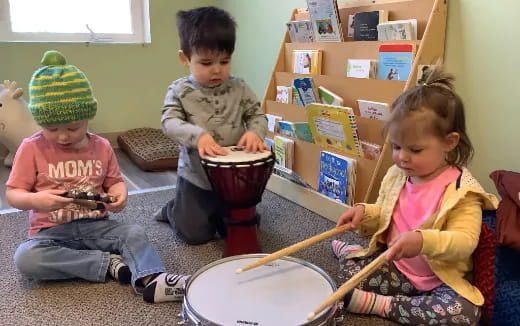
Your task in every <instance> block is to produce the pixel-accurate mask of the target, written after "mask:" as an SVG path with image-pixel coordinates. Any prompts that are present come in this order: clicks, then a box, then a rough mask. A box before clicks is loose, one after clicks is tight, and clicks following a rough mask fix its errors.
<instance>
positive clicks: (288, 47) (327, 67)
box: [262, 0, 447, 220]
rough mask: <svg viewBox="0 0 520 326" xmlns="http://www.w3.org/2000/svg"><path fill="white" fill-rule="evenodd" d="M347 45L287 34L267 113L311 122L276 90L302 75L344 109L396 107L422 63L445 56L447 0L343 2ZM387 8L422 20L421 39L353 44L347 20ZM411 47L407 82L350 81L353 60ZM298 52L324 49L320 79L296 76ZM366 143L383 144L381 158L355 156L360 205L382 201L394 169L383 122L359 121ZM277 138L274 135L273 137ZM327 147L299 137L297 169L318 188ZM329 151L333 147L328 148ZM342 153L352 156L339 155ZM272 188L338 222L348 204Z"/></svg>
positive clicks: (297, 13) (282, 183) (283, 183)
mask: <svg viewBox="0 0 520 326" xmlns="http://www.w3.org/2000/svg"><path fill="white" fill-rule="evenodd" d="M338 6H339V15H340V19H341V22H342V28H343V34H344V35H345V37H346V40H345V42H334V43H332V42H330V43H291V42H290V38H289V35H288V33H285V37H284V40H283V42H282V44H281V46H280V50H279V52H278V56H277V59H276V62H275V65H274V69H273V71H272V73H271V76H270V79H269V82H268V85H267V89H266V91H265V94H264V98H263V102H262V110H263V111H264V112H265V113H270V114H274V115H278V116H281V117H283V119H284V120H289V121H293V122H298V121H307V116H306V112H305V108H304V107H301V106H298V105H293V104H282V103H277V102H275V98H276V86H277V85H283V86H288V85H290V84H291V81H292V80H293V79H294V78H297V77H300V78H301V77H304V76H311V77H312V78H313V80H314V83H315V84H316V86H324V87H326V88H328V89H329V90H331V91H332V92H334V93H336V94H338V95H339V96H341V97H343V99H344V105H345V106H348V107H351V108H353V109H354V112H355V113H356V114H357V115H359V110H358V104H357V100H358V99H363V100H370V101H376V102H385V103H389V104H391V103H392V102H393V100H394V99H395V98H396V97H397V96H399V94H401V93H402V92H403V91H404V90H406V89H408V88H410V87H412V86H413V85H415V79H416V77H417V68H418V66H419V65H420V64H433V63H435V62H436V61H437V60H438V59H441V60H442V58H443V56H444V41H445V34H446V16H447V0H351V1H349V2H346V3H338ZM381 9H383V10H386V11H387V12H388V19H389V20H400V19H410V18H415V19H417V36H418V39H419V40H416V41H387V42H379V41H372V42H370V41H352V39H351V38H348V37H347V25H346V22H348V16H349V15H352V14H355V13H357V12H362V11H372V10H381ZM308 17H309V15H308V11H307V10H306V8H302V9H295V10H294V11H293V14H292V16H291V20H303V19H308ZM383 43H386V44H395V43H407V44H415V45H416V49H417V50H416V51H417V52H416V55H415V59H414V62H413V67H412V70H411V73H410V76H409V78H408V80H407V81H406V82H403V81H387V80H376V79H357V78H346V77H345V75H346V64H347V60H348V59H377V57H378V48H379V46H380V45H381V44H383ZM296 49H321V50H322V53H323V56H322V72H321V75H300V74H293V73H292V65H291V60H292V59H291V57H292V51H293V50H296ZM357 123H358V130H359V137H360V139H361V140H366V141H370V142H373V143H377V144H380V145H383V149H382V155H381V157H380V159H379V160H377V161H376V160H369V159H365V158H360V157H353V158H355V159H356V160H357V162H358V164H357V170H356V175H357V178H356V185H355V188H356V190H355V201H356V202H372V201H374V200H375V199H376V198H377V194H378V191H379V184H380V183H381V180H382V178H383V176H384V175H385V173H386V171H387V170H388V168H389V167H390V166H391V165H392V160H391V151H390V148H389V147H390V146H388V145H387V143H386V142H385V139H384V138H383V137H384V136H383V127H384V123H383V122H381V121H376V120H370V119H364V118H361V117H357ZM273 136H274V135H272V134H271V135H269V137H273ZM324 149H325V148H323V147H321V146H319V145H316V144H311V143H307V142H304V141H301V140H298V139H294V154H295V155H294V166H293V170H294V171H295V172H296V173H297V174H299V175H300V176H301V177H302V178H303V179H305V180H306V181H307V182H308V183H309V184H311V185H312V186H314V187H316V185H317V181H318V174H319V160H320V155H319V154H320V151H322V150H324ZM326 150H329V149H326ZM332 152H336V153H338V154H341V155H345V156H349V155H347V154H345V153H343V152H340V151H334V150H332ZM267 188H268V189H269V190H271V191H273V192H275V193H278V194H279V195H281V196H283V197H286V198H288V199H290V200H292V201H295V202H296V203H297V204H299V205H301V206H303V207H306V208H308V209H310V210H312V211H314V212H316V213H318V214H320V215H323V216H324V217H326V218H329V219H331V220H336V219H337V217H338V216H339V214H340V213H341V212H343V211H344V210H345V209H346V208H347V207H348V206H346V205H344V204H341V203H338V202H336V201H334V200H332V199H329V198H328V197H326V196H323V195H321V194H319V193H317V192H315V191H312V190H310V189H306V188H303V187H301V186H299V185H296V184H294V183H292V182H290V181H288V180H285V179H283V178H281V177H278V176H276V175H273V177H272V178H271V179H270V181H269V183H268V185H267Z"/></svg>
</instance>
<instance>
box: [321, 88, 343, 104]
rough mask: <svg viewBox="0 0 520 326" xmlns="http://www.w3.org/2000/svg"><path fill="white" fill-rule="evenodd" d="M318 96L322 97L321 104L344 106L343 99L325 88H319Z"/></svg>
mask: <svg viewBox="0 0 520 326" xmlns="http://www.w3.org/2000/svg"><path fill="white" fill-rule="evenodd" d="M318 95H319V97H320V100H321V103H324V104H330V105H338V106H342V105H343V98H342V97H341V96H339V95H337V94H335V93H333V92H332V91H330V90H328V89H326V88H325V87H323V86H320V87H318Z"/></svg>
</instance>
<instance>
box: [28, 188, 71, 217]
mask: <svg viewBox="0 0 520 326" xmlns="http://www.w3.org/2000/svg"><path fill="white" fill-rule="evenodd" d="M64 193H66V191H65V190H60V189H48V190H42V191H39V192H35V193H34V194H33V195H32V196H31V197H32V198H31V203H32V205H31V206H32V209H34V210H35V211H38V212H53V211H56V210H58V209H61V208H63V207H65V206H67V205H68V204H70V203H72V201H73V200H74V199H72V198H66V197H63V196H61V195H63V194H64Z"/></svg>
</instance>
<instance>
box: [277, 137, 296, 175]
mask: <svg viewBox="0 0 520 326" xmlns="http://www.w3.org/2000/svg"><path fill="white" fill-rule="evenodd" d="M293 149H294V141H293V140H292V139H289V138H285V137H282V136H274V155H275V164H277V165H279V166H283V167H286V168H288V169H292V164H293V159H294V156H293V155H294V154H293Z"/></svg>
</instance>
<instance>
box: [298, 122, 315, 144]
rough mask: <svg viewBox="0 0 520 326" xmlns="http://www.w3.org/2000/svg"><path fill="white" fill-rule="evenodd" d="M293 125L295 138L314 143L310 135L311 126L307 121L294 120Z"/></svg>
mask: <svg viewBox="0 0 520 326" xmlns="http://www.w3.org/2000/svg"><path fill="white" fill-rule="evenodd" d="M293 127H294V133H295V135H296V138H298V139H300V140H303V141H306V142H308V143H314V137H312V132H311V127H310V126H309V123H308V122H294V123H293Z"/></svg>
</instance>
